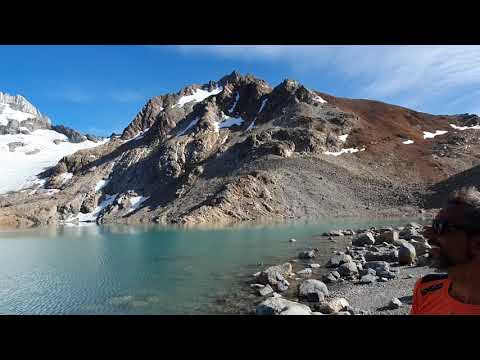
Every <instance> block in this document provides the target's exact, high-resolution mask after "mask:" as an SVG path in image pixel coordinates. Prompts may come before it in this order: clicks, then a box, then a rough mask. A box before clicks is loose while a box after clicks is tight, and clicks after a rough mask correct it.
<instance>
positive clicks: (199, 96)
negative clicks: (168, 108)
mask: <svg viewBox="0 0 480 360" xmlns="http://www.w3.org/2000/svg"><path fill="white" fill-rule="evenodd" d="M222 91H223V88H222V87H219V88H216V89H213V90H212V91H207V90H203V89H196V90H195V91H194V93H193V94H192V95H187V96H182V97H181V98H180V99H179V100H178V102H177V103H176V104H175V105H173V107H183V106H184V105H185V104H188V103H189V102H192V101H195V102H200V101H203V100H205V99H206V98H208V97H210V96H213V95H217V94H219V93H221V92H222Z"/></svg>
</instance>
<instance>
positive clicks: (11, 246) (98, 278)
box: [0, 218, 415, 314]
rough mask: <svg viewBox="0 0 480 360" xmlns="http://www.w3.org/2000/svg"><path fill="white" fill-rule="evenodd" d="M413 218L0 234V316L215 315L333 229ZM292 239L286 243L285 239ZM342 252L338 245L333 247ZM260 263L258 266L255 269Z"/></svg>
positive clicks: (326, 245)
mask: <svg viewBox="0 0 480 360" xmlns="http://www.w3.org/2000/svg"><path fill="white" fill-rule="evenodd" d="M413 220H415V219H406V218H404V219H393V220H392V219H390V220H381V221H380V220H363V221H361V220H358V219H357V220H349V219H341V220H338V219H337V220H329V221H326V220H322V222H321V223H318V224H317V223H315V224H312V223H308V224H298V223H297V224H284V225H279V224H275V225H256V226H255V225H251V226H248V227H234V228H221V229H178V228H162V227H159V226H120V225H118V226H108V227H107V226H96V225H91V226H80V227H55V228H37V229H30V230H25V231H11V232H7V231H3V232H0V314H218V313H221V311H220V310H219V308H218V306H214V304H215V300H216V299H217V298H218V297H219V296H220V297H221V296H223V295H225V294H229V293H231V292H232V291H235V290H236V289H239V288H240V287H242V286H244V285H242V282H244V281H245V279H247V278H249V277H250V276H251V274H253V273H255V272H257V271H259V270H260V269H262V268H264V267H266V266H268V265H275V264H277V263H279V262H283V261H285V260H287V259H288V258H292V257H294V256H295V255H296V254H297V252H298V251H301V250H303V249H307V248H311V247H318V248H319V249H320V250H321V251H322V254H323V255H322V256H321V257H320V259H318V262H319V263H322V262H323V261H324V260H326V259H327V258H328V257H329V256H330V255H331V251H332V250H331V249H332V242H330V241H328V240H323V241H321V240H319V238H318V237H317V238H316V237H315V235H320V234H321V233H323V232H324V231H327V230H332V229H336V228H344V229H345V228H352V229H356V228H362V227H370V226H385V225H393V226H399V225H405V224H407V223H408V222H409V221H413ZM292 237H293V238H295V239H296V240H297V241H296V242H294V243H290V242H289V241H288V240H289V239H290V238H292ZM333 245H336V246H343V244H342V242H341V239H339V242H337V243H335V244H333ZM260 263H262V265H260Z"/></svg>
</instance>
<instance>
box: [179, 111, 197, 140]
mask: <svg viewBox="0 0 480 360" xmlns="http://www.w3.org/2000/svg"><path fill="white" fill-rule="evenodd" d="M198 120H200V117H199V116H197V117H196V118H195V119H193V120H192V121H191V122H190V124H188V126H187V127H186V128H185V129H183V130H182V131H179V132H178V133H177V138H178V137H180V136H182V135H184V134H185V133H186V132H187V131H188V130H190V129H191V128H192V127H194V126H195V125H197V123H198Z"/></svg>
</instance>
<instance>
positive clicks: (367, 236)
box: [352, 231, 375, 246]
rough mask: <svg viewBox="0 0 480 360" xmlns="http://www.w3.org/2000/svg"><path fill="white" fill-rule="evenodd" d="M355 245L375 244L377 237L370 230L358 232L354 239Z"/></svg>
mask: <svg viewBox="0 0 480 360" xmlns="http://www.w3.org/2000/svg"><path fill="white" fill-rule="evenodd" d="M352 244H353V245H354V246H365V245H373V244H375V238H374V236H373V234H372V233H371V232H370V231H367V232H364V233H361V234H358V235H357V236H355V237H354V238H353V239H352Z"/></svg>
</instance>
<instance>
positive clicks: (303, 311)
mask: <svg viewBox="0 0 480 360" xmlns="http://www.w3.org/2000/svg"><path fill="white" fill-rule="evenodd" d="M280 315H312V311H311V310H310V308H309V307H308V306H307V307H305V305H303V304H292V305H288V306H287V307H286V309H285V310H283V311H282V312H281V313H280Z"/></svg>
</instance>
